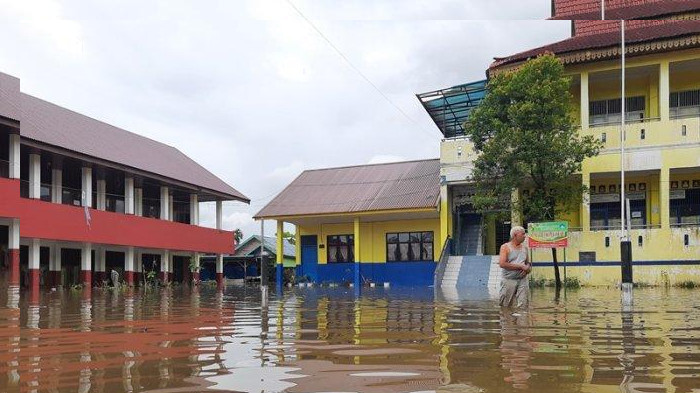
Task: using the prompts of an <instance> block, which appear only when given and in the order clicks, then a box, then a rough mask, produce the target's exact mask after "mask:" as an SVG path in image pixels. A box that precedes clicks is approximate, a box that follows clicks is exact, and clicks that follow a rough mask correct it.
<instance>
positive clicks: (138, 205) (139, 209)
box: [134, 188, 143, 216]
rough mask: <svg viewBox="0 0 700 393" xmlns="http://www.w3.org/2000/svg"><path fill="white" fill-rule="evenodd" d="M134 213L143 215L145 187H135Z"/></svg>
mask: <svg viewBox="0 0 700 393" xmlns="http://www.w3.org/2000/svg"><path fill="white" fill-rule="evenodd" d="M134 214H135V215H137V216H143V188H134Z"/></svg>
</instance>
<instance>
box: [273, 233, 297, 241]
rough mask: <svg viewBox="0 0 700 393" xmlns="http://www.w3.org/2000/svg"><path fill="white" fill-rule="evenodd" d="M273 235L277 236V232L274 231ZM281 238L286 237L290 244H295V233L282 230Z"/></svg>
mask: <svg viewBox="0 0 700 393" xmlns="http://www.w3.org/2000/svg"><path fill="white" fill-rule="evenodd" d="M275 237H277V233H275ZM282 239H287V241H288V242H289V243H290V244H296V241H297V235H296V233H294V232H287V231H282Z"/></svg>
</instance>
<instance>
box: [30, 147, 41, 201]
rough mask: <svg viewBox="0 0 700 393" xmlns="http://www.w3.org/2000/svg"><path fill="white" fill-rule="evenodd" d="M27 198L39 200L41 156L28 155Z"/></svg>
mask: <svg viewBox="0 0 700 393" xmlns="http://www.w3.org/2000/svg"><path fill="white" fill-rule="evenodd" d="M29 198H31V199H39V198H41V156H40V155H39V154H35V153H32V154H30V155H29Z"/></svg>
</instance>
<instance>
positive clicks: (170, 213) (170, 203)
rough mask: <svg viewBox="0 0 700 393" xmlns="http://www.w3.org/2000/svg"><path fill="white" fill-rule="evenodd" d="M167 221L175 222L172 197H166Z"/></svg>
mask: <svg viewBox="0 0 700 393" xmlns="http://www.w3.org/2000/svg"><path fill="white" fill-rule="evenodd" d="M168 220H169V221H174V220H175V204H174V203H173V196H172V195H170V196H168Z"/></svg>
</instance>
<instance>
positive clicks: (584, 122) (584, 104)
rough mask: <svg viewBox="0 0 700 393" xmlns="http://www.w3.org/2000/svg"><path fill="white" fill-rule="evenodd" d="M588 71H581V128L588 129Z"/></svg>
mask: <svg viewBox="0 0 700 393" xmlns="http://www.w3.org/2000/svg"><path fill="white" fill-rule="evenodd" d="M588 105H589V98H588V72H582V73H581V106H580V109H581V129H583V130H587V129H588V127H589V125H590V123H589V121H590V120H589V113H588V112H589V111H590V108H589V107H588Z"/></svg>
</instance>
